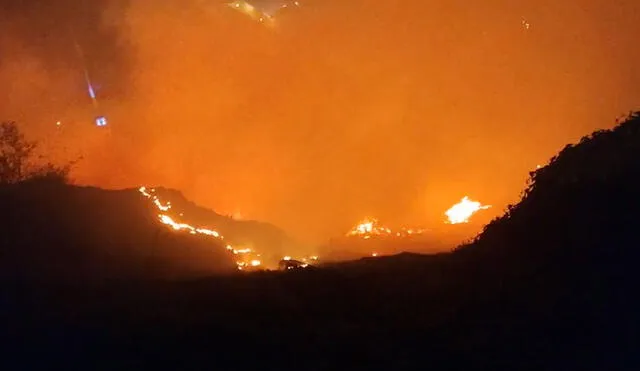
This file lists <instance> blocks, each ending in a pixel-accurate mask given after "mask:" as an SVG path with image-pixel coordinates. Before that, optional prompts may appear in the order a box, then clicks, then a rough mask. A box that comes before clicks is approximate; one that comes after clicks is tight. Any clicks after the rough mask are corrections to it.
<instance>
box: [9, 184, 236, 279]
mask: <svg viewBox="0 0 640 371" xmlns="http://www.w3.org/2000/svg"><path fill="white" fill-rule="evenodd" d="M0 205H1V206H0V208H1V210H2V227H1V233H0V241H1V243H0V244H1V245H2V259H0V266H1V269H0V271H1V272H2V276H5V277H12V278H20V277H21V278H41V279H51V278H55V279H68V280H80V279H103V278H112V279H126V278H177V277H193V276H202V275H209V274H212V273H221V272H233V271H235V270H236V266H235V263H234V261H233V260H232V259H231V256H230V254H229V252H228V251H226V250H225V249H224V246H223V245H221V242H218V241H215V240H212V239H208V238H205V237H203V236H194V235H190V234H188V233H175V232H174V231H171V230H170V229H168V228H167V227H166V226H164V225H162V224H160V223H159V222H158V219H157V214H158V213H157V210H155V209H154V205H153V204H152V203H150V202H148V201H147V200H145V199H144V198H143V197H141V195H140V193H139V192H138V191H137V190H122V191H107V190H102V189H97V188H90V187H75V186H68V185H64V184H57V183H46V182H42V181H33V182H26V183H22V184H16V185H11V186H4V187H2V188H0Z"/></svg>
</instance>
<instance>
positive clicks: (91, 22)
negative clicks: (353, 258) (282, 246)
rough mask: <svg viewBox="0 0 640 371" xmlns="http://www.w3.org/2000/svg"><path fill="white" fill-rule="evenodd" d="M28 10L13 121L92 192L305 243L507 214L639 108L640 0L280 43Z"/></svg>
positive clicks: (295, 33)
mask: <svg viewBox="0 0 640 371" xmlns="http://www.w3.org/2000/svg"><path fill="white" fill-rule="evenodd" d="M20 3H21V2H18V1H15V0H10V1H8V2H6V4H5V2H3V5H0V31H1V32H0V87H1V88H0V119H11V120H16V121H19V122H20V123H22V124H23V125H24V126H25V128H27V130H28V132H29V133H30V135H32V136H34V137H35V138H39V139H40V140H43V141H44V145H45V147H47V148H52V149H55V151H56V154H57V156H66V157H72V156H75V155H77V154H82V155H83V156H84V160H83V161H82V162H81V163H80V164H79V165H78V167H77V169H76V171H75V174H74V175H75V178H76V180H77V181H78V182H79V183H82V184H95V185H99V186H103V187H111V188H119V187H137V186H138V185H141V184H147V185H153V184H157V185H164V186H168V187H174V188H178V189H180V190H182V191H183V192H184V193H185V194H186V195H187V196H188V197H190V198H192V199H193V200H194V201H196V202H198V203H200V204H203V205H206V206H208V207H211V208H213V209H215V210H217V211H219V212H223V213H236V212H239V213H241V214H242V215H243V216H245V217H249V218H253V219H260V220H265V221H270V222H272V223H274V224H276V225H279V226H281V227H283V228H284V229H286V230H287V231H290V232H291V233H292V234H293V235H294V236H296V237H299V238H301V239H303V240H306V241H321V240H323V239H325V238H327V236H331V235H334V236H335V235H341V234H343V232H344V231H345V230H347V229H348V228H350V227H351V226H352V225H353V224H354V223H355V222H356V221H358V220H360V219H362V218H363V217H364V216H367V215H372V216H375V217H377V218H380V219H381V220H385V221H387V222H389V223H390V224H410V225H425V226H429V225H435V224H440V223H442V222H443V220H444V215H443V213H444V211H445V210H447V209H448V208H449V207H450V206H451V205H453V204H454V203H456V202H458V201H459V200H460V199H461V198H462V197H463V196H465V195H468V196H469V197H470V198H472V199H474V200H479V201H481V202H483V203H486V204H491V205H493V207H492V208H491V209H490V210H488V211H486V212H484V213H486V214H487V217H489V216H491V215H495V214H496V213H499V212H500V211H501V210H503V208H504V206H505V205H506V204H507V203H510V202H514V201H517V199H518V194H519V192H520V190H521V189H522V188H523V186H524V182H525V180H526V177H527V174H528V171H530V170H532V169H534V168H535V166H536V165H537V164H541V163H545V162H546V161H547V160H548V159H549V158H550V157H551V156H553V155H554V154H555V153H556V152H557V151H558V150H559V149H561V148H562V147H563V146H564V145H565V144H566V143H568V142H571V141H575V140H577V139H579V138H580V137H581V136H582V135H584V134H587V133H588V132H590V131H592V130H594V129H597V128H605V127H610V126H613V125H614V124H615V118H616V117H619V116H621V115H623V114H625V113H627V112H629V111H630V110H632V109H638V108H639V106H640V67H638V66H640V49H639V48H637V36H638V35H640V3H638V1H636V0H618V1H612V0H582V1H578V0H576V1H555V0H535V1H534V0H529V1H525V0H522V1H507V0H503V1H498V0H490V1H482V2H469V1H461V0H454V1H450V0H447V1H444V0H437V1H424V0H405V1H396V0H377V1H371V0H349V1H345V0H342V1H338V0H315V1H313V0H307V1H306V2H302V5H303V6H302V7H301V8H299V9H296V10H295V11H291V12H289V13H286V14H283V15H282V17H281V18H279V19H278V27H277V28H276V29H274V30H270V29H267V28H265V27H262V26H261V25H259V24H257V23H254V22H252V21H251V20H250V19H249V18H248V17H244V16H243V15H242V14H239V13H238V12H235V11H233V10H232V9H230V8H229V7H226V6H224V5H223V4H222V3H223V2H221V1H205V0H188V1H186V0H185V1H169V0H166V1H162V0H159V1H153V2H151V1H130V2H128V1H122V0H112V1H107V0H101V1H95V2H81V1H79V0H64V1H53V0H48V1H42V2H39V4H36V5H20ZM523 21H524V22H523ZM523 23H526V24H528V25H529V27H525V26H524V24H523ZM70 29H73V30H74V33H75V34H76V36H77V38H78V42H79V43H80V44H81V45H82V48H83V49H84V52H85V54H86V67H87V69H88V71H89V72H90V74H91V75H92V79H93V83H94V85H99V86H100V88H99V91H98V100H99V103H100V113H101V114H104V115H106V116H107V117H108V118H109V120H110V124H111V127H110V130H111V132H110V133H109V134H106V133H105V132H104V131H101V130H98V129H97V128H96V127H94V126H93V124H92V120H93V116H94V115H95V114H96V112H95V111H94V110H93V108H92V106H91V102H90V100H89V99H88V97H87V95H86V92H85V87H84V85H83V75H82V70H83V65H82V63H81V62H79V61H78V58H77V55H76V54H75V50H74V46H73V40H72V37H71V36H70V35H71V33H70V31H69V30H70ZM58 120H61V122H62V123H63V125H62V127H61V128H57V127H56V126H55V122H56V121H58ZM485 221H486V220H485Z"/></svg>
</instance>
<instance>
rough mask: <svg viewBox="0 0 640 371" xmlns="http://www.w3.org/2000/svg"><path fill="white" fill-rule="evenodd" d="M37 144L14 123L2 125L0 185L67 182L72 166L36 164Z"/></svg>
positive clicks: (0, 128) (0, 133)
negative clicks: (35, 181) (26, 182)
mask: <svg viewBox="0 0 640 371" xmlns="http://www.w3.org/2000/svg"><path fill="white" fill-rule="evenodd" d="M36 148H37V143H36V142H34V141H30V140H28V139H26V138H25V136H24V134H23V133H22V132H21V131H20V128H19V127H18V125H17V124H16V123H15V122H13V121H10V122H2V123H0V184H12V183H17V182H22V181H25V180H29V179H43V180H44V179H46V180H54V181H60V182H67V181H68V175H69V171H70V170H71V165H72V164H73V163H69V164H67V165H65V166H57V165H54V164H52V163H50V162H47V163H44V164H36V161H34V159H35V157H36V156H35V152H34V151H35V149H36Z"/></svg>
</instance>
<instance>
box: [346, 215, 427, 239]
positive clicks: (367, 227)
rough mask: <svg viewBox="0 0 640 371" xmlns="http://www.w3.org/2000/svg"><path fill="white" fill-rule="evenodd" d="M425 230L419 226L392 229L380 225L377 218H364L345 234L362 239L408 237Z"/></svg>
mask: <svg viewBox="0 0 640 371" xmlns="http://www.w3.org/2000/svg"><path fill="white" fill-rule="evenodd" d="M425 232H426V230H424V229H421V228H416V229H411V228H401V229H399V230H395V231H394V230H392V229H391V228H388V227H385V226H382V225H380V223H379V222H378V220H377V219H374V218H365V219H364V220H363V221H361V222H360V223H358V224H357V225H356V226H355V227H353V228H352V229H351V230H350V231H349V232H347V236H348V237H354V236H358V237H362V238H364V239H369V238H371V236H394V237H408V236H413V235H421V234H424V233H425Z"/></svg>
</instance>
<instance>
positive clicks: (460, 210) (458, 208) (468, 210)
mask: <svg viewBox="0 0 640 371" xmlns="http://www.w3.org/2000/svg"><path fill="white" fill-rule="evenodd" d="M490 207H491V205H482V204H481V203H480V202H478V201H472V200H470V199H469V197H467V196H464V197H463V198H462V200H461V201H460V202H458V203H457V204H455V205H453V206H451V208H450V209H449V210H447V211H446V212H445V213H444V214H445V215H446V216H447V219H448V223H450V224H461V223H469V220H470V219H471V217H472V216H473V215H474V214H475V213H477V212H478V211H480V210H486V209H488V208H490Z"/></svg>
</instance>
